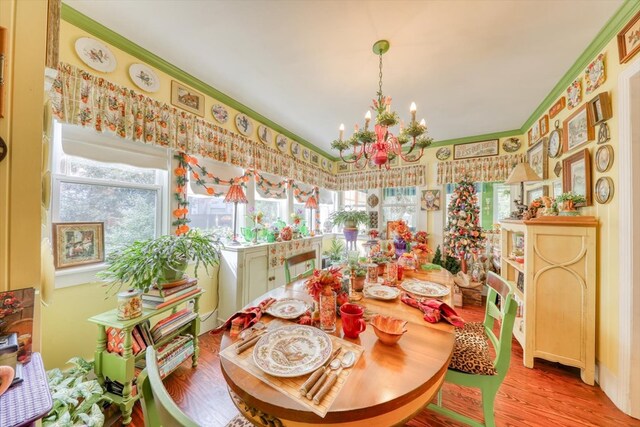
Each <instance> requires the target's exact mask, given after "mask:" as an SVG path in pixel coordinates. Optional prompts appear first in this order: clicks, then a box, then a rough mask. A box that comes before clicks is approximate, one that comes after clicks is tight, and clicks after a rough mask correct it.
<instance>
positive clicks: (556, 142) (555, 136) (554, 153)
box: [548, 120, 562, 158]
mask: <svg viewBox="0 0 640 427" xmlns="http://www.w3.org/2000/svg"><path fill="white" fill-rule="evenodd" d="M554 126H555V129H554V130H552V131H551V133H550V134H549V150H548V152H549V157H552V158H556V157H558V156H559V155H560V153H561V152H562V129H560V121H559V120H556V122H555V123H554Z"/></svg>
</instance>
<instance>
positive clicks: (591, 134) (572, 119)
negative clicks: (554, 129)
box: [562, 104, 595, 153]
mask: <svg viewBox="0 0 640 427" xmlns="http://www.w3.org/2000/svg"><path fill="white" fill-rule="evenodd" d="M591 120H592V119H591V117H590V115H589V114H588V112H587V104H583V105H582V107H580V108H578V109H577V110H576V111H575V112H574V113H573V114H571V115H570V116H569V117H567V118H566V119H564V121H563V122H562V151H563V152H565V153H568V152H569V151H571V150H573V149H574V148H576V147H578V146H580V145H582V144H585V143H587V142H589V141H593V139H594V138H595V128H594V126H593V122H592V121H591Z"/></svg>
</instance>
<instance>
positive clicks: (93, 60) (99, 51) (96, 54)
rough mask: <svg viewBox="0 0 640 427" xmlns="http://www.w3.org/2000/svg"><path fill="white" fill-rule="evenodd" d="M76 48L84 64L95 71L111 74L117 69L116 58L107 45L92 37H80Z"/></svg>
mask: <svg viewBox="0 0 640 427" xmlns="http://www.w3.org/2000/svg"><path fill="white" fill-rule="evenodd" d="M74 47H75V49H76V53H77V54H78V56H79V57H80V59H81V60H82V62H84V63H85V64H87V65H88V66H89V67H91V68H93V69H94V70H98V71H102V72H103V73H110V72H112V71H113V70H115V69H116V65H117V61H116V57H115V56H114V55H113V52H111V50H110V49H109V48H108V47H107V45H106V44H104V43H102V42H99V41H98V40H96V39H92V38H91V37H80V38H79V39H78V40H76V43H75V46H74Z"/></svg>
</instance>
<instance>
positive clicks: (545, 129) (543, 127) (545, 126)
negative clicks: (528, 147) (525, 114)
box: [538, 114, 549, 136]
mask: <svg viewBox="0 0 640 427" xmlns="http://www.w3.org/2000/svg"><path fill="white" fill-rule="evenodd" d="M538 125H539V127H540V136H545V135H546V134H548V133H549V116H547V115H546V114H545V115H544V116H542V118H541V119H540V120H538Z"/></svg>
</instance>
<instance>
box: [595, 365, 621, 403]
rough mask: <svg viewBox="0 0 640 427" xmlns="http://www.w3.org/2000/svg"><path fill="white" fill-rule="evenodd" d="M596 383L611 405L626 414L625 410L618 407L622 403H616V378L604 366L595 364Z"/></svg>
mask: <svg viewBox="0 0 640 427" xmlns="http://www.w3.org/2000/svg"><path fill="white" fill-rule="evenodd" d="M596 382H597V383H598V385H599V386H600V388H601V389H602V391H604V394H606V395H607V397H608V398H609V399H611V401H612V402H613V404H614V405H616V407H617V408H618V409H620V410H621V411H622V412H625V413H626V411H625V408H623V407H621V405H620V404H621V403H622V402H619V401H618V377H617V376H615V375H614V374H612V373H611V372H610V371H609V370H608V369H607V368H606V367H605V366H602V365H600V364H599V363H596Z"/></svg>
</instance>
